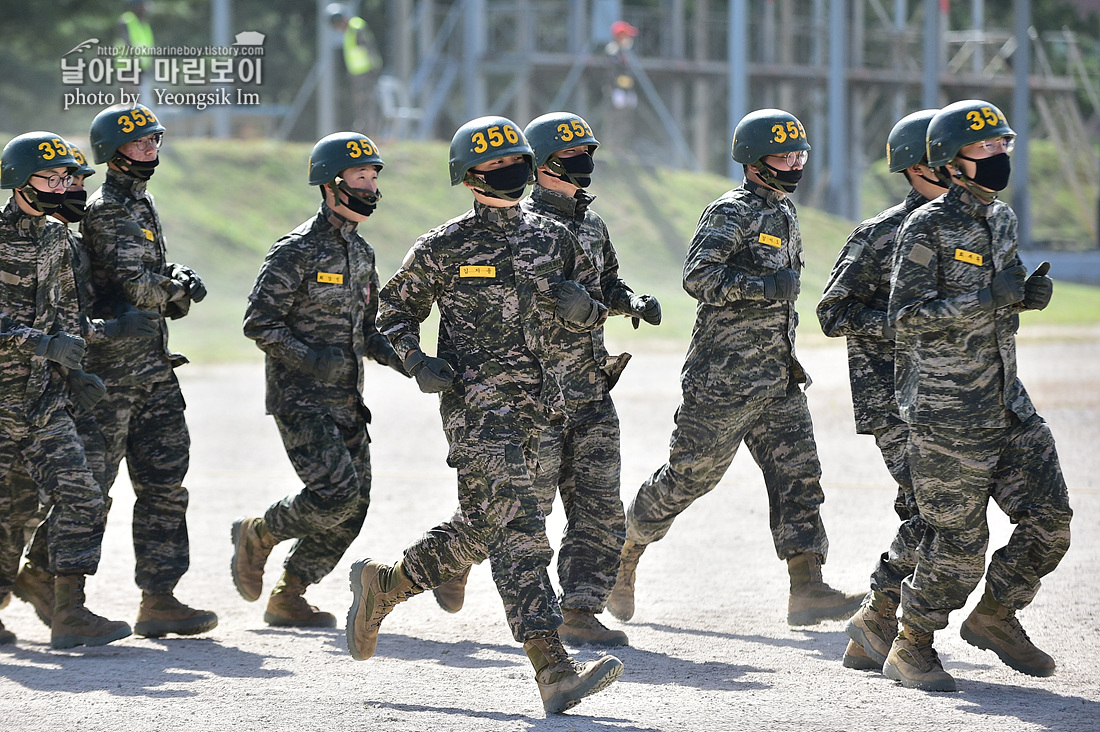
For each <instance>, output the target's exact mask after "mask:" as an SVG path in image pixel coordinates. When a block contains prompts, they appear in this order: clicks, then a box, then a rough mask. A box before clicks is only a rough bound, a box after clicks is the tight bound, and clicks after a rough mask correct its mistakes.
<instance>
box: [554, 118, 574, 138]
mask: <svg viewBox="0 0 1100 732" xmlns="http://www.w3.org/2000/svg"><path fill="white" fill-rule="evenodd" d="M558 137H560V138H561V141H562V142H569V141H570V140H572V139H573V129H572V128H571V127H570V126H569V123H568V122H562V123H561V124H560V125H558Z"/></svg>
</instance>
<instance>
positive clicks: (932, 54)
mask: <svg viewBox="0 0 1100 732" xmlns="http://www.w3.org/2000/svg"><path fill="white" fill-rule="evenodd" d="M946 4H947V0H924V86H923V90H922V92H921V100H922V106H923V107H924V108H925V109H932V108H933V107H939V106H940V64H941V63H942V62H943V60H942V59H941V57H940V31H941V25H940V14H941V13H943V14H945V15H946V12H947V9H946V7H945V5H946Z"/></svg>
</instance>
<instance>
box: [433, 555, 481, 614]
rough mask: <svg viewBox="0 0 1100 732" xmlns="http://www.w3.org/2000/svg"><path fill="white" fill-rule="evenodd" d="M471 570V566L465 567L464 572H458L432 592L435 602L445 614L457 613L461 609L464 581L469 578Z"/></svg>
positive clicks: (463, 599) (464, 600)
mask: <svg viewBox="0 0 1100 732" xmlns="http://www.w3.org/2000/svg"><path fill="white" fill-rule="evenodd" d="M471 569H473V567H472V566H470V567H467V568H466V571H464V572H460V573H459V574H458V575H456V576H455V577H454V578H452V579H449V580H447V581H446V582H444V583H443V584H441V585H440V586H439V587H436V588H435V589H434V590H432V594H433V595H435V601H436V602H438V603H439V606H440V607H441V608H443V609H444V610H446V611H447V612H449V613H457V612H458V611H459V610H461V609H462V604H463V603H464V602H466V580H467V579H468V578H469V577H470V570H471Z"/></svg>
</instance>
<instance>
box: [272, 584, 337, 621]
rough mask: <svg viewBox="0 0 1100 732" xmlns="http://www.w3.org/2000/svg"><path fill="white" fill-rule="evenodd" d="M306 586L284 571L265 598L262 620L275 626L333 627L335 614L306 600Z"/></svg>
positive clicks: (307, 585)
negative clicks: (265, 608) (320, 608)
mask: <svg viewBox="0 0 1100 732" xmlns="http://www.w3.org/2000/svg"><path fill="white" fill-rule="evenodd" d="M307 587H309V583H307V582H303V581H302V578H301V577H299V576H298V575H296V574H291V573H290V572H286V571H284V572H283V576H282V577H280V578H279V581H278V582H277V583H276V584H275V589H274V590H272V591H271V597H269V598H268V600H267V610H266V611H265V612H264V622H265V623H267V624H268V625H273V626H275V627H277V628H335V627H336V616H335V615H333V614H332V613H326V612H324V611H322V610H318V609H317V608H316V607H314V606H313V605H310V604H309V603H308V602H306V598H305V597H304V595H305V594H306V588H307Z"/></svg>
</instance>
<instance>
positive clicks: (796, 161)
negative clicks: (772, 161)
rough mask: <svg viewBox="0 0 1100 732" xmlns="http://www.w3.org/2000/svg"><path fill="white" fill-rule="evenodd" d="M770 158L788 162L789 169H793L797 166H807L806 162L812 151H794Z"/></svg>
mask: <svg viewBox="0 0 1100 732" xmlns="http://www.w3.org/2000/svg"><path fill="white" fill-rule="evenodd" d="M768 157H770V158H780V159H782V160H786V161H787V167H788V168H793V167H795V166H796V165H797V166H798V167H802V166H803V165H805V164H806V161H807V160H808V159H809V157H810V151H809V150H794V151H792V152H789V153H787V154H786V155H782V154H776V155H769V156H768Z"/></svg>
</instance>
